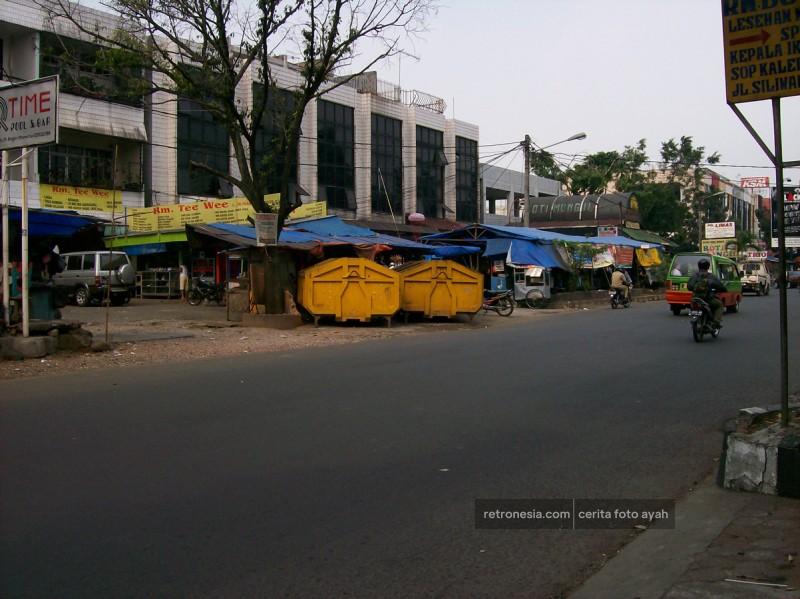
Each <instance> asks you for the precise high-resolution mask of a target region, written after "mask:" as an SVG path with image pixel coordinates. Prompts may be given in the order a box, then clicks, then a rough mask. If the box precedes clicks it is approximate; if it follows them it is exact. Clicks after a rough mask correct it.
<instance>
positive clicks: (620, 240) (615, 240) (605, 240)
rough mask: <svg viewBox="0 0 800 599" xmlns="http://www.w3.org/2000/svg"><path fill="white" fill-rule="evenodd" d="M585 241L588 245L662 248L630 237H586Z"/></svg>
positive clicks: (656, 244) (657, 244) (659, 245)
mask: <svg viewBox="0 0 800 599" xmlns="http://www.w3.org/2000/svg"><path fill="white" fill-rule="evenodd" d="M586 241H587V242H588V243H594V244H605V245H624V246H627V247H633V248H662V247H663V246H662V245H661V244H660V243H652V242H646V241H637V240H635V239H631V238H630V237H621V236H620V235H614V236H609V237H587V238H586Z"/></svg>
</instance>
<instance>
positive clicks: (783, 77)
mask: <svg viewBox="0 0 800 599" xmlns="http://www.w3.org/2000/svg"><path fill="white" fill-rule="evenodd" d="M722 39H723V48H724V51H725V90H726V93H727V99H728V103H729V104H735V103H737V102H752V101H753V100H766V99H768V98H782V97H785V96H796V95H798V94H800V68H798V62H797V57H798V51H799V50H800V6H798V4H797V1H796V0H780V1H778V0H762V1H761V2H757V1H756V0H749V1H747V2H745V1H744V0H742V1H741V2H739V1H734V0H725V1H723V2H722Z"/></svg>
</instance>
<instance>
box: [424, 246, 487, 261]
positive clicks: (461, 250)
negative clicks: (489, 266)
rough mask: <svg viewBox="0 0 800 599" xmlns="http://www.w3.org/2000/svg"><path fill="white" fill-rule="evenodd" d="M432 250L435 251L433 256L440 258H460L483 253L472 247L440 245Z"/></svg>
mask: <svg viewBox="0 0 800 599" xmlns="http://www.w3.org/2000/svg"><path fill="white" fill-rule="evenodd" d="M431 249H433V255H434V256H437V257H439V258H458V257H459V256H470V255H473V254H479V253H480V251H481V248H479V247H475V246H470V245H440V246H434V247H433V248H431Z"/></svg>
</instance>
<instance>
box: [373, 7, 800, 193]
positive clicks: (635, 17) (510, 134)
mask: <svg viewBox="0 0 800 599" xmlns="http://www.w3.org/2000/svg"><path fill="white" fill-rule="evenodd" d="M427 29H428V31H427V32H426V33H424V34H422V37H421V38H419V39H416V40H413V41H412V42H406V44H405V48H406V49H407V50H408V52H409V53H411V54H413V55H414V56H416V59H414V58H410V57H403V58H402V59H401V60H397V59H393V60H392V61H391V62H388V63H384V64H383V65H381V66H380V67H379V68H378V76H379V78H380V79H384V80H387V81H390V82H393V83H396V82H398V81H399V82H400V84H401V86H402V87H403V88H404V89H417V90H421V91H424V92H427V93H430V94H433V95H435V96H439V97H441V98H443V99H445V101H446V102H447V111H446V115H447V116H448V117H453V116H455V118H457V119H459V120H463V121H467V122H469V123H474V124H477V125H478V126H479V127H480V145H481V148H480V153H481V155H482V156H487V155H491V154H495V153H497V150H498V149H500V150H502V149H504V148H503V147H498V148H495V147H490V144H500V143H505V142H513V141H518V140H522V139H523V138H524V136H525V134H526V133H528V134H530V135H531V137H532V139H533V141H534V143H535V144H537V145H538V146H540V147H543V146H547V145H549V144H552V143H554V142H558V141H560V140H563V139H566V138H568V137H570V136H571V135H573V134H575V133H578V132H581V131H583V132H586V134H587V137H586V139H585V140H582V141H571V142H567V143H563V144H560V145H558V146H557V147H553V148H551V150H550V151H553V152H559V153H564V154H569V155H572V154H579V155H580V154H586V153H592V152H598V151H607V150H618V151H621V150H623V149H624V147H625V146H626V145H634V144H636V143H637V142H638V140H640V139H645V140H646V141H647V151H648V155H649V157H650V159H651V160H655V161H657V160H658V159H659V158H660V147H661V143H662V142H663V141H666V140H668V139H670V138H675V139H676V140H677V139H679V138H680V137H681V136H682V135H688V136H691V137H692V138H693V139H694V143H695V145H696V146H703V147H705V149H706V153H707V154H710V153H713V152H718V153H719V154H720V156H721V160H720V164H722V165H732V166H717V167H713V168H714V169H715V170H717V171H718V172H720V173H722V174H723V175H725V176H726V177H729V178H731V179H733V180H734V181H738V180H739V178H740V177H749V176H769V179H770V182H771V183H773V182H774V180H775V169H774V167H772V166H771V163H770V161H769V159H768V158H767V156H766V155H765V154H764V152H763V151H762V150H761V148H760V147H759V146H758V145H757V143H756V142H755V140H754V139H753V138H752V136H751V135H750V134H749V133H748V132H747V130H746V129H745V127H744V126H743V125H742V124H741V122H740V121H739V119H738V118H737V117H736V115H735V114H734V113H733V111H732V110H731V108H730V107H729V106H728V105H727V104H726V97H725V71H724V55H723V41H722V16H721V4H720V2H719V0H606V1H600V0H492V1H491V2H487V1H485V0H444V1H443V3H442V4H441V5H440V8H439V10H438V13H437V14H436V15H435V16H432V17H431V18H430V19H429V20H428V22H427ZM364 55H365V56H366V49H365V53H364ZM738 106H739V107H740V109H741V110H742V112H744V113H745V115H746V116H747V117H748V119H750V122H751V123H752V124H753V125H754V127H755V128H756V130H757V131H758V132H759V133H760V134H761V136H762V138H763V139H764V140H765V141H766V142H767V145H768V146H769V147H770V148H773V149H774V144H773V141H772V140H773V133H772V111H771V104H770V102H769V101H761V102H749V103H746V104H738ZM781 110H782V118H783V127H782V135H783V138H784V142H783V150H784V159H785V160H787V161H789V160H800V97H793V98H784V99H783V100H782V102H781ZM515 154H516V156H515V157H514V159H513V161H512V162H511V166H512V168H513V167H516V168H517V169H521V166H522V161H521V158H520V155H519V153H515ZM562 158H564V159H566V160H567V161H569V160H570V159H571V156H565V157H562ZM509 159H511V158H510V157H509ZM507 163H508V160H506V159H503V160H500V161H498V162H497V163H496V164H498V165H500V166H503V167H505V165H506V164H507ZM759 167H761V168H759ZM785 177H789V178H790V179H791V181H792V182H793V183H794V184H798V182H799V181H800V169H791V170H787V171H786V174H785Z"/></svg>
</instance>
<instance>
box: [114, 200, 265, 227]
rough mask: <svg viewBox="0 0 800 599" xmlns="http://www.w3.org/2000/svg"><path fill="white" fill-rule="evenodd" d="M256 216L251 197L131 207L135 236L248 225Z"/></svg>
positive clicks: (130, 213) (129, 214)
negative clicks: (190, 227)
mask: <svg viewBox="0 0 800 599" xmlns="http://www.w3.org/2000/svg"><path fill="white" fill-rule="evenodd" d="M252 214H253V207H252V206H251V205H250V202H249V201H248V200H247V198H232V199H229V200H201V201H199V202H192V203H190V204H163V205H160V206H151V207H149V208H128V210H127V217H128V218H127V224H128V230H129V231H130V232H132V233H155V232H157V231H171V230H175V229H181V228H183V227H184V226H185V225H200V224H203V225H208V224H213V223H229V224H237V223H238V224H244V223H246V222H247V217H248V216H250V215H252Z"/></svg>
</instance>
